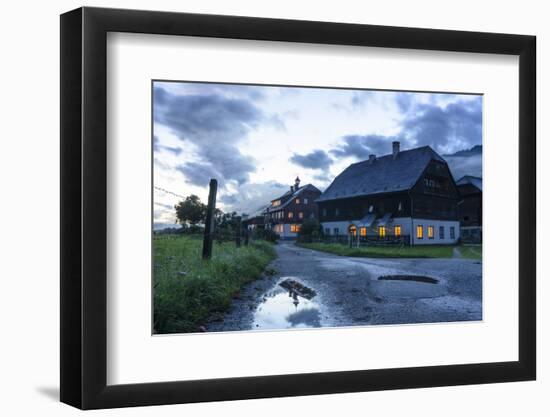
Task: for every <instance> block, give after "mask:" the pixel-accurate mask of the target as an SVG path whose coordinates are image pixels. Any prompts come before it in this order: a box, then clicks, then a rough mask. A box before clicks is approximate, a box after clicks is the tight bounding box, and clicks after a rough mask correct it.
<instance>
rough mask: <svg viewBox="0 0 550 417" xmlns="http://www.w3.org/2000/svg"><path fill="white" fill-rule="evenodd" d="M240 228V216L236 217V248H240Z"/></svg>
mask: <svg viewBox="0 0 550 417" xmlns="http://www.w3.org/2000/svg"><path fill="white" fill-rule="evenodd" d="M241 227H242V222H241V216H238V217H237V232H236V236H235V244H236V245H237V247H238V248H240V247H241V234H242V230H241Z"/></svg>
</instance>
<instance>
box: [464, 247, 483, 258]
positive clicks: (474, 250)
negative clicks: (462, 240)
mask: <svg viewBox="0 0 550 417" xmlns="http://www.w3.org/2000/svg"><path fill="white" fill-rule="evenodd" d="M458 250H459V251H460V254H461V255H462V257H463V258H467V259H477V260H479V261H481V258H482V253H481V246H460V247H459V248H458Z"/></svg>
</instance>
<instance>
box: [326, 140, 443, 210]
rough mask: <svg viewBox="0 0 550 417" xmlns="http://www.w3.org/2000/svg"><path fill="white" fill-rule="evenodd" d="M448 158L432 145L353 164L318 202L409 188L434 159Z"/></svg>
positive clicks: (440, 160)
mask: <svg viewBox="0 0 550 417" xmlns="http://www.w3.org/2000/svg"><path fill="white" fill-rule="evenodd" d="M432 160H436V161H439V162H443V163H445V164H446V161H445V160H444V159H443V158H442V157H441V156H439V155H438V154H437V152H435V151H434V150H433V149H432V148H430V147H429V146H423V147H420V148H415V149H410V150H407V151H401V152H399V153H398V154H397V156H396V157H395V158H394V157H393V154H389V155H384V156H381V157H379V158H376V159H375V160H374V161H372V162H371V161H370V160H366V161H362V162H357V163H355V164H351V165H350V166H349V167H347V168H346V169H345V170H344V171H342V173H341V174H340V175H338V176H337V177H336V178H335V179H334V181H332V183H331V184H330V186H329V187H328V188H327V189H326V190H325V192H324V193H323V194H322V195H321V197H319V198H318V199H317V200H316V201H328V200H337V199H341V198H351V197H360V196H367V195H371V194H380V193H390V192H396V191H408V190H410V189H411V188H412V187H414V185H415V184H416V182H417V181H418V179H419V178H420V176H421V175H422V173H423V172H424V170H425V169H426V167H427V165H428V164H429V163H430V161H432Z"/></svg>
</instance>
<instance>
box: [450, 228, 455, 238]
mask: <svg viewBox="0 0 550 417" xmlns="http://www.w3.org/2000/svg"><path fill="white" fill-rule="evenodd" d="M454 238H455V228H454V226H451V239H454Z"/></svg>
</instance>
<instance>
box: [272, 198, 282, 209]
mask: <svg viewBox="0 0 550 417" xmlns="http://www.w3.org/2000/svg"><path fill="white" fill-rule="evenodd" d="M280 205H281V200H276V201H274V202H273V207H277V206H280Z"/></svg>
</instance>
